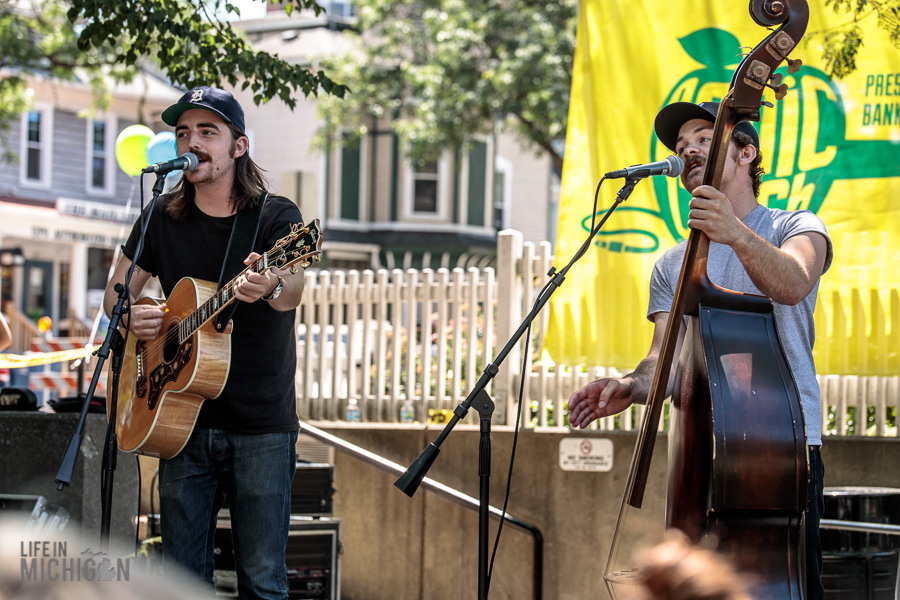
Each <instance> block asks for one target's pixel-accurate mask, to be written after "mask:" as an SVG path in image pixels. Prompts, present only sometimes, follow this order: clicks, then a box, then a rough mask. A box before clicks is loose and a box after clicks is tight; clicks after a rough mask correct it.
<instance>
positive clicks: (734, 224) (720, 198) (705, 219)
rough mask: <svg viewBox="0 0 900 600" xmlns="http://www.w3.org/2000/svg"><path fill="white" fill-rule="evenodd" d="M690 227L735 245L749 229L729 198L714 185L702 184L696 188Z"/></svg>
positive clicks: (711, 237)
mask: <svg viewBox="0 0 900 600" xmlns="http://www.w3.org/2000/svg"><path fill="white" fill-rule="evenodd" d="M693 196H694V197H693V198H691V203H690V207H691V212H690V216H689V219H688V227H690V228H691V229H699V230H700V231H702V232H703V233H705V234H706V236H707V237H708V238H709V239H711V240H712V241H714V242H718V243H719V244H725V245H727V246H733V245H734V244H735V243H737V242H738V241H739V240H740V239H741V236H745V235H747V233H748V232H749V229H748V228H747V226H746V225H744V224H743V223H742V222H741V220H740V219H738V218H737V215H735V214H734V209H733V208H732V206H731V202H730V201H729V200H728V198H727V197H726V196H725V194H723V193H722V192H720V191H719V190H717V189H716V188H714V187H711V186H708V185H701V186H698V187H697V188H695V189H694V191H693Z"/></svg>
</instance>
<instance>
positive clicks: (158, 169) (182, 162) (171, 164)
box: [141, 152, 200, 175]
mask: <svg viewBox="0 0 900 600" xmlns="http://www.w3.org/2000/svg"><path fill="white" fill-rule="evenodd" d="M199 164H200V159H198V158H197V155H196V154H194V153H193V152H185V153H184V154H182V155H181V156H179V157H178V158H173V159H172V160H167V161H165V162H158V163H156V164H155V165H149V166H147V167H144V169H143V170H142V171H141V173H156V174H158V175H164V174H166V173H168V172H169V171H187V172H188V173H189V172H191V171H193V170H194V169H196V168H197V166H198V165H199Z"/></svg>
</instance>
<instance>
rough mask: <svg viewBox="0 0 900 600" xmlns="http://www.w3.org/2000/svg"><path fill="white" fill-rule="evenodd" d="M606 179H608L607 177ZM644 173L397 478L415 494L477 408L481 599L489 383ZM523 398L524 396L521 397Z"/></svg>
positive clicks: (554, 276) (482, 598) (483, 593)
mask: <svg viewBox="0 0 900 600" xmlns="http://www.w3.org/2000/svg"><path fill="white" fill-rule="evenodd" d="M604 179H606V178H605V177H604ZM604 179H601V180H600V184H602V183H603V181H604ZM641 179H642V177H634V178H632V177H629V178H628V179H627V180H626V181H625V184H624V185H623V186H622V189H620V190H619V192H618V193H617V194H616V200H615V202H614V203H613V205H612V207H610V209H609V210H608V211H607V212H606V214H605V215H603V218H602V219H601V220H600V222H599V223H598V224H597V226H596V227H594V228H593V229H592V230H591V233H590V235H589V236H588V238H587V239H586V240H585V241H584V243H583V244H582V245H581V248H580V249H579V250H578V252H577V253H576V254H575V256H573V257H572V259H571V260H570V261H569V263H568V264H567V265H566V266H565V267H563V269H562V270H561V271H559V272H556V269H555V267H554V268H551V269H550V272H549V273H548V275H549V276H550V282H549V283H548V290H547V293H545V294H542V295H541V296H540V297H539V298H538V299H537V301H536V303H535V305H534V307H533V309H532V310H531V312H530V313H529V314H528V316H526V317H525V319H524V320H523V321H522V324H521V325H519V328H518V329H517V330H516V331H515V333H513V335H512V337H511V338H510V339H509V341H508V342H507V343H506V345H505V346H504V347H503V349H502V350H501V351H500V353H499V354H498V355H497V356H496V358H495V359H494V362H492V363H491V364H489V365H488V366H487V367H485V369H484V371H483V373H482V375H481V378H480V379H479V380H478V382H477V383H476V384H475V387H474V388H472V391H471V392H469V395H468V396H467V397H466V399H465V400H464V401H462V402H461V403H460V404H459V405H458V406H457V407H456V408H455V409H454V410H453V417H452V418H451V419H450V421H449V422H448V423H447V425H445V426H444V429H443V430H442V431H441V433H440V435H439V436H438V437H437V439H436V440H435V441H434V442H432V443H431V444H429V445H428V447H426V448H425V450H424V451H422V453H421V454H420V455H419V457H418V458H416V460H415V461H414V462H413V463H412V465H410V466H409V468H408V469H407V470H406V471H405V472H404V473H403V475H401V476H400V478H399V479H398V480H397V481H396V482H394V486H395V487H397V488H398V489H400V491H402V492H403V493H404V494H406V495H407V496H409V497H410V498H412V496H413V494H415V493H416V490H417V489H418V487H419V484H420V483H422V479H424V478H425V475H426V474H427V473H428V469H430V468H431V465H432V464H434V461H435V459H436V458H437V455H438V453H440V451H441V449H440V446H441V444H442V443H443V442H444V440H445V439H447V436H449V435H450V432H451V431H453V428H454V427H456V424H457V423H458V422H459V421H461V420H462V419H465V418H466V416H467V415H468V413H469V409H470V408H473V407H474V408H475V410H476V411H477V412H478V414H479V415H481V418H480V431H481V439H480V443H479V447H478V477H479V483H480V489H479V497H478V500H479V510H478V600H487V596H488V590H489V588H490V581H489V580H488V545H489V541H490V540H489V535H488V523H489V515H490V502H489V495H490V476H491V416H492V415H493V413H494V402H493V401H492V400H491V397H490V396H489V395H488V393H487V389H486V388H487V385H488V383H490V381H491V380H492V379H493V378H494V377H495V376H496V375H497V372H498V371H499V370H500V365H501V364H502V363H503V361H504V359H506V357H507V355H509V353H510V352H511V351H512V349H513V348H514V347H515V346H516V344H517V343H519V339H520V338H521V337H522V335H524V334H525V331H527V330H528V328H529V327H530V326H531V323H532V321H534V319H535V318H536V317H537V315H538V313H540V311H541V309H542V308H543V307H544V305H545V304H546V303H547V301H548V300H549V299H550V296H552V295H553V292H555V291H556V290H557V289H558V288H559V286H561V285H562V283H563V282H564V281H565V279H566V274H567V273H568V272H569V269H571V268H572V266H573V265H574V264H575V262H576V261H577V260H578V259H580V258H581V257H582V256H584V254H585V253H586V252H587V250H588V249H589V248H590V244H591V241H592V240H593V239H594V236H596V235H597V233H598V232H599V231H600V229H601V228H602V227H603V225H604V223H606V220H607V219H608V218H609V216H610V215H611V214H612V213H613V211H614V210H616V208H618V206H619V205H620V204H621V203H622V202H624V201H625V200H627V199H628V197H629V196H631V192H633V191H634V186H635V185H637V182H638V181H640V180H641ZM599 192H600V185H598V186H597V193H598V194H599ZM522 377H527V374H526V373H522ZM520 402H521V400H520Z"/></svg>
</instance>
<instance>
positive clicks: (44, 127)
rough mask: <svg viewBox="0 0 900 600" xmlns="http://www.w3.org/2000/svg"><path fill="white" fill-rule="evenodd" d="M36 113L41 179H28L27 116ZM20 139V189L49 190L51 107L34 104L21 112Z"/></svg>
mask: <svg viewBox="0 0 900 600" xmlns="http://www.w3.org/2000/svg"><path fill="white" fill-rule="evenodd" d="M33 112H36V113H39V114H40V115H41V129H40V134H39V135H40V138H41V141H40V150H41V178H40V179H29V178H28V115H29V114H31V113H33ZM20 122H21V135H20V137H21V139H20V140H19V184H20V185H21V186H22V187H27V188H38V189H49V188H50V183H51V181H52V178H51V173H50V170H51V169H52V168H53V107H52V106H51V105H49V104H45V103H41V102H36V103H35V104H34V106H33V107H32V108H31V109H30V110H26V111H23V112H22V117H21V121H20Z"/></svg>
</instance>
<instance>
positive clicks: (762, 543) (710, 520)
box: [606, 0, 809, 600]
mask: <svg viewBox="0 0 900 600" xmlns="http://www.w3.org/2000/svg"><path fill="white" fill-rule="evenodd" d="M750 15H751V17H752V18H753V20H754V21H755V22H756V23H757V24H759V25H761V26H763V27H768V28H773V27H776V26H778V29H776V30H774V31H773V32H772V33H771V34H770V35H768V36H767V37H766V38H765V39H764V40H763V41H762V42H761V43H760V44H759V45H758V46H756V48H754V49H753V51H752V52H750V53H749V54H748V55H747V56H746V57H745V58H744V59H743V61H742V62H741V63H740V65H739V66H738V68H737V69H736V71H735V73H734V76H733V78H732V80H731V85H730V89H729V92H728V94H727V95H726V97H725V98H723V99H722V101H721V102H720V104H719V112H718V115H717V117H716V122H715V126H714V130H713V138H712V141H711V143H710V150H709V155H708V157H707V162H706V168H705V172H704V174H703V185H709V186H712V187H714V188H716V189H721V183H722V174H723V171H724V167H725V161H726V158H727V152H728V146H729V142H730V140H731V136H732V132H733V130H734V127H735V126H736V125H737V124H738V123H740V122H741V121H759V118H760V109H761V106H762V104H763V92H764V91H765V90H766V89H767V88H770V89H772V90H774V91H775V92H776V94H775V95H776V98H777V99H779V100H780V99H781V98H782V97H783V96H784V93H785V91H786V86H784V85H783V84H781V77H780V75H776V74H775V70H776V69H777V68H778V67H779V65H780V64H781V63H782V62H783V61H787V62H788V65H789V67H788V71H789V72H790V73H793V72H795V71H796V70H797V69H799V67H800V61H797V60H791V59H789V58H788V55H789V54H790V52H791V51H792V50H793V49H794V48H795V47H796V45H797V43H798V42H799V41H800V39H801V38H802V36H803V33H804V32H805V31H806V25H807V21H808V19H809V9H808V7H807V4H806V2H805V1H804V0H751V2H750ZM708 253H709V238H707V237H706V235H705V234H704V233H703V232H701V231H699V230H692V231H691V233H690V236H689V237H688V241H687V248H686V251H685V258H684V263H683V265H682V270H681V275H680V277H679V281H678V285H677V288H676V291H675V298H674V301H673V304H672V308H671V311H670V313H669V320H668V325H667V328H666V332H665V338H664V340H663V343H662V347H661V350H660V357H659V362H658V364H657V368H656V373H655V375H654V379H653V383H652V385H651V388H650V393H649V396H648V401H647V403H648V405H647V410H646V411H645V415H644V421H643V423H642V428H641V432H640V435H639V437H638V442H637V445H636V448H635V454H634V457H633V458H632V464H631V469H630V471H629V475H628V480H627V482H626V489H625V497H624V499H623V502H622V510H621V511H620V513H619V522H618V524H617V527H616V533H615V536H614V539H613V548H612V550H611V553H610V562H609V565H608V567H607V575H606V580H607V582H608V585H609V587H610V593H612V594H613V595H615V592H614V589H613V585H612V584H611V583H610V582H613V581H616V580H617V578H620V577H621V576H622V574H621V573H616V572H614V561H615V559H616V554H617V552H618V546H619V541H620V533H621V529H622V524H623V514H624V512H625V510H626V509H627V507H628V506H632V507H635V508H640V507H641V504H642V501H643V494H644V488H645V486H646V483H647V477H648V472H649V468H650V459H651V456H652V453H653V445H654V442H655V437H656V432H657V428H658V424H659V418H660V415H661V412H662V406H663V401H664V399H665V395H666V387H667V382H668V379H669V374H670V372H671V368H672V361H673V359H674V354H675V347H676V343H677V339H678V335H679V329H680V327H681V326H682V324H683V323H685V324H686V328H687V332H686V336H685V339H684V342H683V345H682V352H681V356H680V359H679V362H678V366H677V370H676V378H675V386H674V390H673V393H672V408H671V411H670V422H669V459H668V485H667V496H666V527H667V528H677V529H679V530H681V531H683V532H684V533H685V534H686V535H687V536H688V537H690V538H691V540H692V541H694V542H695V543H702V544H704V545H705V546H707V547H713V548H715V549H716V550H717V551H719V552H721V553H724V554H726V555H727V556H728V557H729V559H730V560H731V561H732V562H733V563H734V564H735V566H736V567H737V568H739V569H741V570H743V571H747V572H749V573H752V574H754V575H755V577H754V580H755V582H756V586H755V589H754V594H755V596H756V597H758V598H760V599H772V600H775V599H778V600H782V599H798V600H799V599H801V598H803V597H804V582H805V578H804V543H803V540H804V536H803V531H802V525H803V515H804V512H805V510H806V508H807V502H808V486H809V461H808V456H807V451H808V450H807V445H806V433H805V427H804V422H803V412H802V407H801V402H800V394H799V392H798V390H797V385H796V383H795V381H794V378H793V376H792V374H791V370H790V367H789V365H788V361H787V358H786V356H785V353H784V350H783V348H782V346H781V343H780V341H779V338H778V333H777V330H776V324H775V316H774V312H773V306H772V301H771V300H770V299H768V298H765V297H761V296H754V295H750V294H743V293H739V292H733V291H730V290H725V289H723V288H720V287H718V286H716V285H715V284H713V283H712V282H711V281H710V280H709V277H708V275H707V268H706V265H707V257H708Z"/></svg>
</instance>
